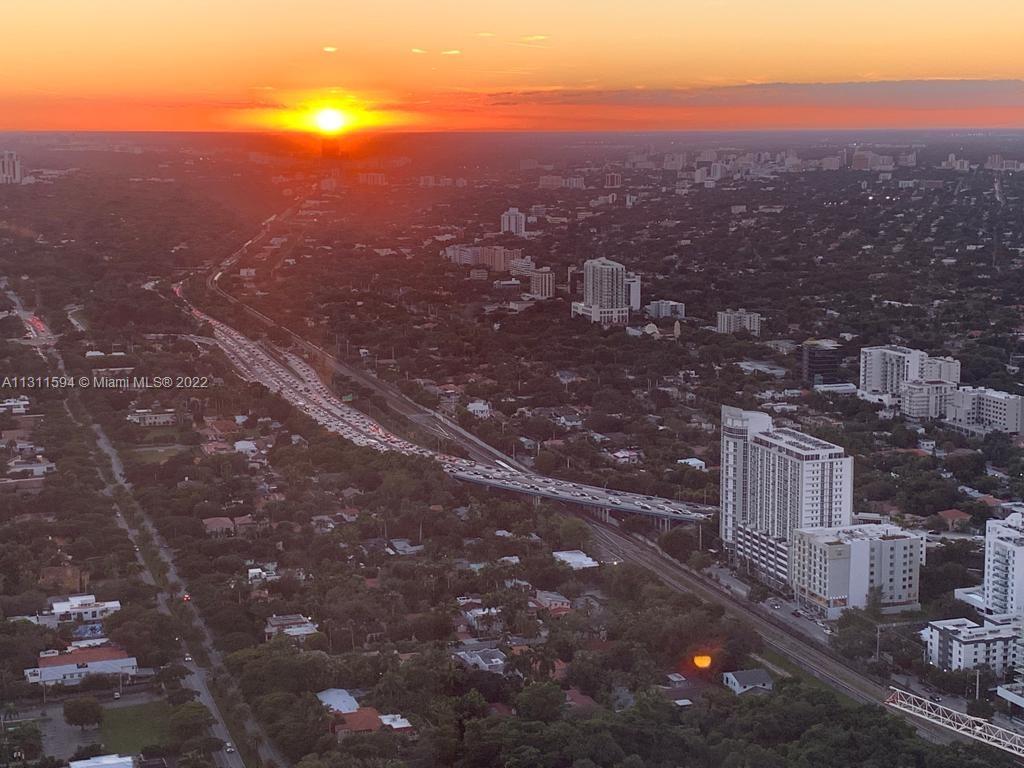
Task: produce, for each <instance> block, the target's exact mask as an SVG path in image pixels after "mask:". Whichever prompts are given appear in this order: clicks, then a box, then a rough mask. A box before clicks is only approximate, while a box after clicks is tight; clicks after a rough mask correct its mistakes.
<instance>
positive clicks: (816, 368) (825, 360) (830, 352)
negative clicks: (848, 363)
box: [800, 339, 843, 387]
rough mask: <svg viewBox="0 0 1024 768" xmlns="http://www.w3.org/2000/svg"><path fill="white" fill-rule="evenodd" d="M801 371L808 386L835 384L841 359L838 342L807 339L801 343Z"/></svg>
mask: <svg viewBox="0 0 1024 768" xmlns="http://www.w3.org/2000/svg"><path fill="white" fill-rule="evenodd" d="M800 351H801V371H802V374H803V381H804V383H805V384H808V385H809V386H812V387H813V386H816V385H819V384H835V383H837V382H838V381H839V364H840V363H841V362H842V360H843V354H842V350H841V349H840V346H839V342H838V341H833V340H832V339H808V340H807V341H805V342H804V343H803V344H802V345H801V349H800Z"/></svg>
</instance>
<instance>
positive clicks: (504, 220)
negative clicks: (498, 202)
mask: <svg viewBox="0 0 1024 768" xmlns="http://www.w3.org/2000/svg"><path fill="white" fill-rule="evenodd" d="M501 231H502V232H507V233H509V234H512V235H515V236H516V237H524V236H525V235H526V214H525V213H522V212H521V211H520V210H519V209H518V208H509V209H508V210H507V211H505V212H504V213H503V214H501Z"/></svg>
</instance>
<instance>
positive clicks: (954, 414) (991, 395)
mask: <svg viewBox="0 0 1024 768" xmlns="http://www.w3.org/2000/svg"><path fill="white" fill-rule="evenodd" d="M945 422H946V424H948V425H949V426H951V427H952V428H953V429H955V430H957V431H959V432H963V433H965V434H968V435H974V436H980V435H986V434H988V433H989V432H1006V433H1008V434H1011V435H1020V434H1024V397H1022V396H1021V395H1012V394H1010V393H1009V392H1001V391H999V390H998V389H988V388H987V387H961V388H960V389H956V390H953V392H951V393H950V396H949V401H948V404H947V407H946V419H945Z"/></svg>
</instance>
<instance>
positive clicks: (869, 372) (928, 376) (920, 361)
mask: <svg viewBox="0 0 1024 768" xmlns="http://www.w3.org/2000/svg"><path fill="white" fill-rule="evenodd" d="M911 381H947V382H950V383H952V384H957V383H959V382H960V361H959V360H954V359H953V358H952V357H929V355H928V353H927V352H924V351H922V350H920V349H910V348H909V347H900V346H896V345H893V344H887V345H885V346H880V347H864V348H863V349H862V350H861V351H860V392H861V395H862V396H867V397H869V398H879V399H882V400H885V401H887V402H890V403H896V402H897V399H898V398H900V397H902V396H903V388H904V386H905V385H906V384H907V383H908V382H911Z"/></svg>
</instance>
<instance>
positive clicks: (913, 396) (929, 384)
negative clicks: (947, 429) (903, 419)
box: [900, 379, 956, 421]
mask: <svg viewBox="0 0 1024 768" xmlns="http://www.w3.org/2000/svg"><path fill="white" fill-rule="evenodd" d="M955 391H956V384H953V383H952V382H949V381H922V380H920V379H917V380H915V381H908V382H905V383H904V384H903V390H902V393H901V395H900V412H901V413H903V415H905V416H907V417H908V418H911V419H920V420H922V421H923V420H926V419H943V418H945V417H946V409H947V407H948V406H949V401H950V398H951V397H952V395H953V393H954V392H955Z"/></svg>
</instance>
